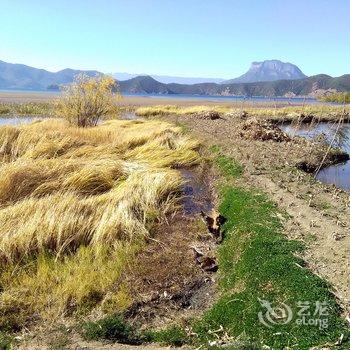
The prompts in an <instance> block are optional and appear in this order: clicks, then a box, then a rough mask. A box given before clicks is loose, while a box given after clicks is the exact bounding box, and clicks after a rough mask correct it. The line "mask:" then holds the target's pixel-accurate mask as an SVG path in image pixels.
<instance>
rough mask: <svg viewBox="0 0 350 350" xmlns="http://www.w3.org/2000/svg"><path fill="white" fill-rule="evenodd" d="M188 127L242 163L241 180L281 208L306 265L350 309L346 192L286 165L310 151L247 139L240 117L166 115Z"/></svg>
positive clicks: (349, 209) (348, 197)
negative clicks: (300, 244) (301, 243)
mask: <svg viewBox="0 0 350 350" xmlns="http://www.w3.org/2000/svg"><path fill="white" fill-rule="evenodd" d="M169 119H171V120H172V121H176V122H177V123H180V124H181V125H183V124H186V125H187V127H189V129H190V130H191V131H192V132H193V133H194V134H195V135H196V136H197V137H198V138H200V139H201V140H202V141H203V143H204V144H206V145H208V144H209V145H210V144H212V145H214V144H215V145H220V146H221V149H222V152H223V153H225V154H226V155H228V156H232V157H233V158H235V159H236V160H238V161H239V162H240V163H241V164H243V165H244V167H245V174H244V178H243V179H242V181H243V182H244V184H247V183H248V184H249V185H253V186H256V187H258V188H261V189H262V190H263V191H264V192H266V193H267V194H268V195H269V196H270V198H271V199H273V200H274V201H275V202H276V203H278V205H279V206H280V207H281V208H283V209H284V210H286V212H287V213H288V214H289V216H290V219H289V220H287V221H286V222H285V233H286V234H287V235H288V237H290V238H296V239H300V240H303V241H304V242H305V243H306V245H307V249H306V251H305V253H304V256H303V258H304V259H305V261H306V263H307V265H308V267H309V268H311V269H312V270H313V271H314V272H315V273H316V274H319V275H321V276H322V277H324V278H325V279H326V280H327V281H329V282H330V284H331V285H332V287H333V289H334V292H335V294H336V295H337V297H338V298H339V299H340V302H341V304H342V305H343V307H344V309H345V313H346V314H347V315H348V314H349V312H350V259H349V258H350V229H349V226H348V218H349V217H350V215H349V214H350V195H349V193H345V192H342V191H339V190H337V189H334V188H332V187H330V186H325V185H322V184H319V183H316V182H315V181H312V178H311V177H310V176H309V175H304V174H303V173H301V172H297V171H296V170H295V169H293V168H294V167H292V166H291V165H293V164H295V163H296V162H297V161H298V160H299V159H300V158H302V157H304V156H305V152H309V150H308V149H307V148H303V147H300V146H299V145H298V144H296V145H295V144H293V142H274V141H252V140H247V139H245V138H244V137H242V135H241V130H242V123H243V121H241V120H240V119H239V118H235V119H229V120H225V119H218V120H198V119H195V118H194V117H186V116H184V117H170V118H169Z"/></svg>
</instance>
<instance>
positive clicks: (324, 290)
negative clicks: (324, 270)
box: [194, 156, 345, 350]
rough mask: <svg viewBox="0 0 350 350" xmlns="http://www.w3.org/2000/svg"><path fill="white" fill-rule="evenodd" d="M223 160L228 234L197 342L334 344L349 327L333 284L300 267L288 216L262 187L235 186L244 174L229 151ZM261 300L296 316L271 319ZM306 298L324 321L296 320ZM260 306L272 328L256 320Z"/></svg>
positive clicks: (282, 345)
mask: <svg viewBox="0 0 350 350" xmlns="http://www.w3.org/2000/svg"><path fill="white" fill-rule="evenodd" d="M220 157H221V158H220ZM222 157H224V158H222ZM218 159H219V167H220V168H221V169H222V170H223V174H224V178H225V181H224V182H223V184H222V186H221V205H220V212H221V213H222V214H223V215H224V216H225V217H226V218H227V219H228V222H227V223H226V225H225V228H226V232H227V235H226V237H225V240H224V243H223V244H222V246H221V247H220V250H219V259H220V260H219V266H220V270H219V271H220V285H221V298H220V300H219V301H218V302H217V303H216V304H215V305H214V306H213V308H212V309H211V310H210V311H209V312H207V313H206V314H205V315H204V317H203V318H202V319H201V320H200V321H199V322H197V323H195V326H194V332H195V333H197V334H198V340H199V342H200V343H204V344H207V343H208V341H215V342H216V343H217V344H220V338H223V339H225V336H226V338H227V336H228V337H229V338H231V342H232V343H233V344H236V346H237V348H240V346H241V347H242V348H243V346H244V344H250V346H251V348H254V346H256V348H259V349H260V348H262V346H269V347H271V348H273V349H285V348H287V347H290V348H297V349H300V350H302V349H309V348H310V347H311V346H316V345H322V344H335V343H336V341H337V340H338V339H339V337H340V336H341V334H342V333H343V332H345V327H344V325H343V323H342V320H341V318H340V311H341V310H340V308H339V306H338V305H337V302H336V300H335V298H334V296H333V295H332V293H331V292H330V286H329V285H328V284H327V283H326V282H325V281H323V280H321V279H320V278H319V277H317V276H315V275H313V274H312V273H311V272H310V271H309V270H307V269H306V268H305V267H303V266H304V263H303V261H302V260H301V259H300V258H298V257H297V256H298V252H300V251H301V250H302V249H303V245H302V244H301V243H299V242H297V241H290V240H288V239H287V238H286V237H285V236H284V235H283V221H284V220H285V219H284V218H283V216H284V214H283V213H281V212H280V211H279V209H278V208H277V206H276V205H275V204H274V203H272V202H270V201H269V200H268V199H267V198H266V196H265V195H264V194H262V193H260V192H259V191H257V190H255V189H245V188H242V187H240V186H237V185H235V183H234V182H232V178H233V177H237V176H239V173H240V172H239V171H237V170H236V171H232V170H231V169H237V165H236V163H235V162H232V160H230V159H229V158H226V157H225V156H219V158H218ZM220 159H221V160H220ZM222 163H224V164H225V165H224V166H223V165H222ZM264 300H265V301H268V302H270V303H271V305H272V306H273V307H276V306H279V307H283V304H285V305H288V307H290V309H291V310H292V312H293V318H292V319H291V320H290V322H286V321H287V320H286V319H284V318H281V319H277V320H276V319H275V321H276V323H269V321H268V319H267V318H266V316H267V314H266V312H267V309H266V308H264V305H267V304H266V302H265V304H263V305H262V303H264V302H263V301H264ZM320 302H322V303H324V304H325V305H327V315H318V313H317V309H316V305H317V304H318V303H320ZM301 303H304V304H305V303H306V305H307V306H309V309H308V312H310V314H311V315H313V314H316V315H318V317H319V318H320V319H321V320H324V321H320V322H325V323H327V327H324V328H322V327H318V326H315V325H299V324H298V323H297V321H296V319H297V318H298V317H299V318H300V316H298V314H297V312H299V311H300V305H301ZM265 307H266V306H265ZM260 312H263V313H262V315H263V318H264V320H265V321H266V322H267V325H268V326H266V325H264V324H263V323H261V322H260V321H259V318H258V315H259V313H260ZM310 317H311V318H312V316H310ZM315 317H316V316H315ZM284 323H286V324H284ZM269 326H270V327H271V328H269ZM218 329H219V330H220V331H219V332H218V333H213V331H215V330H218ZM226 341H227V340H226ZM254 344H255V345H254Z"/></svg>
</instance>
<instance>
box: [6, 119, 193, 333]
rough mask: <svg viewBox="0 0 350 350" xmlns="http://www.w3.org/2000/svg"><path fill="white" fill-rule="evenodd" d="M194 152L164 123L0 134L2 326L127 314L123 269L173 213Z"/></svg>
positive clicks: (37, 126)
mask: <svg viewBox="0 0 350 350" xmlns="http://www.w3.org/2000/svg"><path fill="white" fill-rule="evenodd" d="M197 148H198V144H197V143H196V142H194V141H193V140H191V139H189V138H188V136H186V135H183V133H182V131H181V128H178V127H176V126H174V125H172V124H169V123H166V122H161V121H144V120H142V121H137V120H136V121H124V120H114V121H108V122H105V123H102V124H99V125H97V126H96V127H94V128H81V127H78V126H77V125H72V124H71V123H69V122H68V121H66V120H63V119H61V120H58V119H47V120H44V121H40V122H35V123H32V124H27V125H21V126H17V127H1V128H0V285H1V289H2V293H1V294H0V327H2V328H8V329H18V328H20V327H22V326H24V325H26V324H27V323H28V322H32V321H33V320H41V319H45V320H51V319H52V320H55V319H57V317H61V316H66V315H74V314H76V313H82V312H83V313H85V312H88V311H89V310H91V308H94V307H97V306H98V307H103V305H107V304H108V305H109V308H110V309H113V310H114V312H116V311H118V310H120V309H122V308H124V307H126V305H127V304H128V303H129V300H130V298H129V296H128V295H126V294H127V292H121V291H120V288H121V286H122V284H123V272H124V271H125V268H126V266H128V265H129V264H130V263H131V262H132V259H133V256H134V255H135V253H136V252H137V251H138V250H139V249H142V246H143V245H144V244H145V241H146V240H145V238H148V237H150V235H151V234H152V232H150V231H149V229H150V227H154V225H152V222H153V223H154V221H159V220H161V219H162V218H164V216H165V215H166V214H167V213H169V212H171V211H173V210H175V209H176V207H177V205H178V199H179V197H180V196H179V194H180V192H181V189H182V186H183V180H182V178H181V175H180V172H179V171H178V170H177V168H179V167H186V166H191V165H193V164H195V163H196V162H198V160H199V155H198V153H197ZM150 221H152V222H150ZM150 224H151V225H150ZM106 298H107V299H108V300H107V299H106Z"/></svg>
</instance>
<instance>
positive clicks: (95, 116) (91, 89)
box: [57, 74, 119, 127]
mask: <svg viewBox="0 0 350 350" xmlns="http://www.w3.org/2000/svg"><path fill="white" fill-rule="evenodd" d="M115 88H116V81H115V80H114V79H113V78H112V77H109V76H105V75H99V76H96V77H89V76H86V75H83V74H80V75H77V76H76V77H75V80H74V82H73V83H72V84H69V85H66V86H64V87H63V94H62V97H60V98H59V100H58V101H57V109H58V115H59V116H61V117H64V118H66V119H67V120H68V121H69V122H70V123H72V124H74V125H77V126H81V127H88V126H96V125H97V123H98V122H99V120H100V119H101V118H102V117H105V116H107V115H109V114H111V113H113V111H114V110H115V108H116V106H115V102H116V101H117V98H118V97H119V95H118V94H116V93H114V92H113V91H114V89H115Z"/></svg>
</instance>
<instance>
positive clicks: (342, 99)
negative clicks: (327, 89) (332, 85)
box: [321, 92, 350, 103]
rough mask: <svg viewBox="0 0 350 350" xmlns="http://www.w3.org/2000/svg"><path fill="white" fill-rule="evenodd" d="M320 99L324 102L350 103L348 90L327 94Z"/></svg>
mask: <svg viewBox="0 0 350 350" xmlns="http://www.w3.org/2000/svg"><path fill="white" fill-rule="evenodd" d="M321 100H322V101H326V102H337V103H350V92H336V93H333V94H328V95H326V96H323V97H322V98H321Z"/></svg>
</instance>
